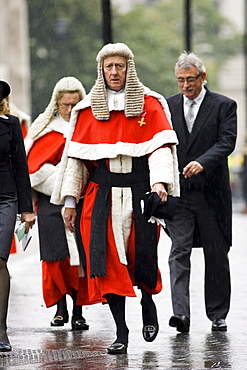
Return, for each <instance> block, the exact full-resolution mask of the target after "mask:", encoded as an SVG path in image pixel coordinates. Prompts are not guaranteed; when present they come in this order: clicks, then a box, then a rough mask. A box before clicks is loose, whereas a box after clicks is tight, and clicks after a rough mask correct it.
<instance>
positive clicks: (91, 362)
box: [0, 213, 247, 370]
mask: <svg viewBox="0 0 247 370" xmlns="http://www.w3.org/2000/svg"><path fill="white" fill-rule="evenodd" d="M36 231H37V230H36ZM209 232H210V231H209ZM34 234H36V232H35V233H34ZM233 238H234V246H233V247H232V248H231V251H230V253H229V257H230V265H231V274H232V301H231V310H230V313H229V315H228V317H227V324H228V331H227V332H211V322H210V321H209V320H208V319H207V317H206V315H205V309H204V298H203V275H204V263H203V256H202V251H201V250H199V249H195V250H194V251H193V254H192V275H191V331H190V334H177V332H176V330H175V329H174V328H171V327H169V326H168V321H169V318H170V316H171V314H172V308H171V299H170V290H169V275H168V263H167V259H168V253H169V248H170V241H169V239H168V237H167V236H166V235H165V234H163V235H162V240H161V243H160V245H159V265H160V268H161V271H162V276H163V286H164V287H163V290H162V292H161V293H160V294H159V295H157V296H155V297H154V300H155V302H156V305H157V311H158V317H159V326H160V331H159V334H158V336H157V338H156V340H155V341H154V342H152V343H147V342H145V341H144V340H143V338H142V333H141V331H142V319H141V306H140V294H139V292H138V291H137V298H128V299H127V324H128V326H129V329H130V336H129V348H128V354H126V355H118V356H115V355H108V354H107V353H106V348H107V346H108V345H109V344H111V343H112V341H113V340H114V339H115V328H114V323H113V320H112V317H111V314H110V312H109V308H108V306H107V305H101V304H98V305H94V306H89V307H84V308H83V315H84V316H85V317H86V319H87V322H88V323H89V325H90V329H89V330H88V331H84V332H72V330H71V326H70V323H68V324H65V326H64V327H61V328H53V327H50V320H51V319H52V317H53V316H54V313H55V308H54V307H52V308H49V309H47V308H46V307H45V305H44V302H43V299H42V292H41V265H40V261H39V256H38V244H37V239H36V237H35V235H34V238H33V240H32V241H31V244H30V245H29V246H28V249H27V250H26V251H25V252H23V251H21V250H18V253H17V254H15V255H11V257H10V260H9V270H10V274H11V296H10V308H9V316H8V334H9V339H10V341H11V344H12V347H13V350H12V352H9V353H7V352H6V353H0V370H5V369H16V370H28V369H30V370H33V369H50V370H60V369H87V370H102V369H123V370H124V369H172V370H181V369H183V370H185V369H191V370H193V369H196V370H201V369H233V370H242V369H244V370H245V369H247V334H246V327H245V325H247V278H246V277H247V271H246V270H247V215H244V214H241V213H234V225H233ZM67 302H68V306H69V313H70V314H71V309H72V302H71V299H70V297H68V299H67Z"/></svg>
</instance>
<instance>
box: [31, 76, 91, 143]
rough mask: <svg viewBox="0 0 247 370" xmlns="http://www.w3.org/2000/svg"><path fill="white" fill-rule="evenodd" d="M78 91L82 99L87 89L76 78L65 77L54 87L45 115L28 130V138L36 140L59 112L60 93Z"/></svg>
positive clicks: (41, 115) (40, 116) (37, 119)
mask: <svg viewBox="0 0 247 370" xmlns="http://www.w3.org/2000/svg"><path fill="white" fill-rule="evenodd" d="M74 91H78V92H79V95H80V99H83V98H84V96H85V95H86V92H85V89H84V87H83V86H82V84H81V82H80V81H79V80H77V78H75V77H63V78H61V80H59V81H58V82H57V84H56V85H55V87H54V90H53V93H52V96H51V100H50V103H49V104H48V106H47V108H46V109H45V111H44V112H43V113H41V114H40V115H39V116H38V117H37V118H36V119H35V120H34V122H33V123H32V125H31V127H30V128H29V130H28V136H29V137H30V138H31V139H34V138H35V137H36V136H38V135H39V134H40V132H41V131H43V129H44V128H45V127H46V126H47V125H48V124H49V122H50V120H51V118H52V117H53V116H54V113H55V112H56V111H57V110H58V97H59V94H60V93H68V92H74Z"/></svg>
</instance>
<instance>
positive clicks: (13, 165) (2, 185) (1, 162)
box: [0, 114, 33, 213]
mask: <svg viewBox="0 0 247 370" xmlns="http://www.w3.org/2000/svg"><path fill="white" fill-rule="evenodd" d="M6 116H7V118H8V119H5V118H3V117H0V195H1V194H7V193H10V192H16V193H17V199H18V213H22V212H33V207H32V199H31V185H30V179H29V174H28V167H27V159H26V153H25V148H24V143H23V137H22V132H21V127H20V122H19V119H18V118H17V117H15V116H11V115H8V114H7V115H6Z"/></svg>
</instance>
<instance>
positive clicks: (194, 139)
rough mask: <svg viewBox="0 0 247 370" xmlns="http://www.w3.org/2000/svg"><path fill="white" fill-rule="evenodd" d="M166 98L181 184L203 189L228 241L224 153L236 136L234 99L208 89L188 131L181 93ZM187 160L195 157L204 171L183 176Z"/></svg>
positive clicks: (227, 183)
mask: <svg viewBox="0 0 247 370" xmlns="http://www.w3.org/2000/svg"><path fill="white" fill-rule="evenodd" d="M167 102H168V105H169V108H170V111H171V115H172V123H173V127H174V130H175V131H176V133H177V136H178V140H179V145H178V147H177V153H178V161H179V171H180V183H181V188H182V189H183V188H187V189H190V188H191V187H194V188H197V189H203V191H204V193H205V196H206V198H207V200H208V203H209V206H210V207H212V208H214V209H215V213H216V216H217V220H218V222H219V226H220V228H221V230H222V232H223V234H224V235H225V237H226V240H227V242H228V243H229V245H231V243H232V200H231V190H230V181H229V171H228V165H227V157H228V155H229V154H231V152H232V151H233V150H234V147H235V142H236V136H237V114H236V108H237V105H236V102H235V101H233V100H232V99H229V98H227V97H225V96H223V95H220V94H216V93H213V92H211V91H209V90H208V89H207V91H206V95H205V97H204V100H203V102H202V104H201V106H200V109H199V112H198V115H197V117H196V120H195V123H194V127H193V130H192V133H191V134H190V135H189V133H188V131H187V127H186V123H185V119H184V112H183V95H182V94H177V95H173V96H170V97H168V98H167ZM190 161H198V162H199V163H200V164H201V165H202V166H203V168H204V171H203V172H201V173H200V174H198V175H196V176H192V177H191V178H190V179H184V177H183V175H182V172H183V168H184V167H185V166H186V165H187V164H188V163H189V162H190ZM205 221H206V220H205ZM209 232H210V230H209ZM212 232H213V231H212Z"/></svg>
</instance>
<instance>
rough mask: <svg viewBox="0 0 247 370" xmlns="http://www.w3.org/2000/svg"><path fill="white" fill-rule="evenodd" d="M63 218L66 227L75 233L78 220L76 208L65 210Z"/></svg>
mask: <svg viewBox="0 0 247 370" xmlns="http://www.w3.org/2000/svg"><path fill="white" fill-rule="evenodd" d="M63 218H64V221H65V226H66V227H67V228H68V229H69V230H70V231H71V232H72V233H74V232H75V219H76V209H75V208H65V209H64V214H63Z"/></svg>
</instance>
